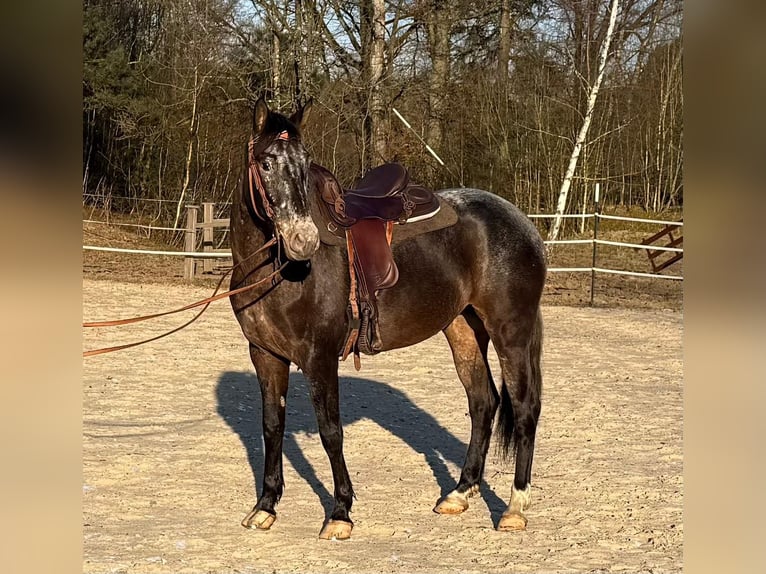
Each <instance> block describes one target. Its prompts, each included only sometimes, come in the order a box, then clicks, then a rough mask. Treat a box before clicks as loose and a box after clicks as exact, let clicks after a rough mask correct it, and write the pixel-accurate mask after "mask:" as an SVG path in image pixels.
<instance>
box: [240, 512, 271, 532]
mask: <svg viewBox="0 0 766 574" xmlns="http://www.w3.org/2000/svg"><path fill="white" fill-rule="evenodd" d="M276 519H277V517H276V515H274V514H271V513H270V512H266V511H265V510H256V509H255V508H253V511H252V512H251V513H250V514H248V515H247V516H245V518H244V520H242V526H244V527H245V528H255V529H258V530H268V529H269V528H271V525H272V524H274V521H275V520H276Z"/></svg>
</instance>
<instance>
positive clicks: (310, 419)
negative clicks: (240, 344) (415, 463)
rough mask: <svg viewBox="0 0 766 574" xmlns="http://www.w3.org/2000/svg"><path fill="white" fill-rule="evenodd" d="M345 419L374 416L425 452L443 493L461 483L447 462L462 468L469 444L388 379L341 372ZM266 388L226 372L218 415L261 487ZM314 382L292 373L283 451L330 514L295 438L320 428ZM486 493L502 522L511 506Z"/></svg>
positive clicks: (329, 499) (328, 499) (327, 498)
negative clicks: (311, 391) (311, 385)
mask: <svg viewBox="0 0 766 574" xmlns="http://www.w3.org/2000/svg"><path fill="white" fill-rule="evenodd" d="M340 386H341V418H342V422H343V425H344V426H345V425H348V424H350V423H353V422H355V421H358V420H361V419H369V420H372V421H374V422H376V423H377V424H379V425H380V426H381V427H383V428H384V429H386V430H388V431H389V432H391V433H392V434H394V435H395V436H398V437H399V438H400V439H402V440H403V441H404V442H405V443H406V444H407V445H409V446H410V448H412V449H413V450H415V451H416V452H419V453H421V454H423V455H424V457H425V459H426V461H427V462H428V464H429V466H430V467H431V471H432V472H433V474H434V478H435V479H436V481H437V483H438V485H439V487H440V489H441V493H442V496H444V495H445V494H447V493H448V492H449V491H450V490H452V489H453V488H454V487H455V479H454V478H453V477H452V475H451V474H450V472H449V469H448V468H447V466H446V464H445V461H450V462H452V463H454V464H456V465H457V466H458V467H459V468H462V466H463V461H464V459H465V453H466V449H467V445H466V444H465V443H464V442H463V441H461V440H459V439H458V438H457V437H455V435H453V434H452V433H450V432H449V431H448V430H447V429H445V428H444V427H442V426H441V425H440V424H439V423H438V422H437V421H436V419H434V417H433V416H431V415H430V414H429V413H428V412H426V411H424V410H423V409H421V408H420V407H418V406H417V405H416V404H415V403H413V402H412V401H411V400H410V399H408V398H407V397H406V396H405V395H404V393H402V392H401V391H398V390H396V389H394V388H392V387H390V386H389V385H386V384H385V383H381V382H379V381H373V380H370V379H362V378H358V377H341V379H340ZM260 395H261V390H260V386H259V384H258V379H257V377H256V376H255V375H254V374H251V373H242V372H232V371H229V372H225V373H223V374H222V375H221V376H220V377H219V379H218V385H217V386H216V396H217V399H218V414H219V415H220V416H221V418H223V420H224V421H226V423H227V424H228V425H229V426H230V427H231V428H232V430H233V431H234V432H236V433H237V435H238V436H239V438H240V440H241V441H242V444H243V445H244V446H245V449H246V450H247V458H248V462H249V463H250V468H251V469H252V472H253V478H254V481H255V485H256V488H260V481H259V480H258V476H260V473H261V472H262V471H263V454H264V453H263V432H262V427H261V420H262V419H261V417H262V409H261V396H260ZM318 432H319V431H318V428H317V422H316V417H315V414H314V407H313V405H312V403H311V398H310V395H309V388H308V382H307V381H306V379H305V378H304V377H303V375H301V374H300V373H290V386H289V389H288V396H287V414H286V421H285V436H284V444H283V451H284V456H286V457H287V458H288V460H289V461H290V463H291V464H292V466H293V468H295V470H296V471H297V472H298V474H299V475H300V476H301V477H302V478H303V479H304V480H305V481H306V482H307V483H308V484H309V485H310V486H311V488H312V489H313V490H314V492H315V493H316V495H317V496H318V497H319V499H320V500H321V502H322V505H323V507H324V509H325V513H326V514H327V515H328V516H329V514H330V513H331V512H332V508H333V496H332V492H331V491H328V489H327V487H326V486H325V485H324V484H323V483H322V481H321V480H319V478H318V477H317V475H316V472H315V471H314V467H313V466H312V464H311V463H310V462H309V461H308V459H306V457H305V456H304V454H303V451H302V450H301V447H300V446H299V444H298V442H297V441H296V439H295V435H296V434H299V433H318ZM480 490H481V495H482V497H483V499H484V501H485V502H486V504H487V506H488V508H489V510H490V513H491V515H492V521H493V522H494V523H495V524H497V522H498V521H499V519H500V516H501V515H502V513H503V510H504V509H505V504H504V503H503V501H502V500H501V499H500V498H499V497H498V496H497V495H496V494H495V493H494V491H493V490H492V489H491V488H489V486H488V485H487V483H486V482H485V481H482V484H481V489H480Z"/></svg>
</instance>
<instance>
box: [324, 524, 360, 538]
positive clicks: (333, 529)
mask: <svg viewBox="0 0 766 574" xmlns="http://www.w3.org/2000/svg"><path fill="white" fill-rule="evenodd" d="M353 527H354V525H353V524H351V523H350V522H346V521H345V520H328V521H327V524H325V525H324V527H323V528H322V532H320V533H319V538H321V539H322V540H347V539H348V538H351V529H352V528H353Z"/></svg>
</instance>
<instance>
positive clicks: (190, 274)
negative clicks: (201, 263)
mask: <svg viewBox="0 0 766 574" xmlns="http://www.w3.org/2000/svg"><path fill="white" fill-rule="evenodd" d="M198 210H199V207H198V206H196V205H187V206H186V231H185V232H184V251H187V252H191V251H196V244H197V211H198ZM194 267H195V259H194V257H184V279H186V280H187V281H191V280H192V279H194V271H195V269H194Z"/></svg>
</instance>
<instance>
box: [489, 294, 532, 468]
mask: <svg viewBox="0 0 766 574" xmlns="http://www.w3.org/2000/svg"><path fill="white" fill-rule="evenodd" d="M542 350H543V317H542V313H541V312H540V309H539V308H538V310H537V317H536V318H535V323H534V325H533V327H532V332H531V334H530V339H529V351H528V355H527V357H526V358H527V360H528V363H527V368H526V369H524V371H525V372H526V373H527V377H528V379H527V385H528V387H527V392H528V393H536V394H537V396H538V397H539V396H540V395H541V394H542V390H543V373H542V369H541V368H540V359H541V357H542ZM508 383H509V381H507V380H506V378H505V373H503V384H502V385H501V387H500V413H499V414H498V421H497V430H496V434H497V435H498V437H499V439H500V442H499V443H498V449H499V450H500V452H501V453H502V455H503V457H505V458H508V457H509V456H510V455H511V453H512V452H513V454H515V453H516V443H515V439H516V435H517V433H515V432H514V429H515V427H516V415H517V414H521V413H514V411H513V403H512V402H511V396H510V394H509V392H508V386H509V385H508ZM538 405H539V402H538ZM529 414H531V415H532V416H534V417H535V421H536V420H537V418H538V417H539V416H540V413H539V412H535V413H529Z"/></svg>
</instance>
